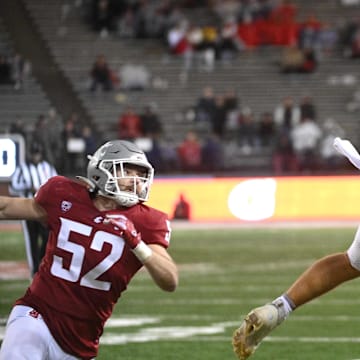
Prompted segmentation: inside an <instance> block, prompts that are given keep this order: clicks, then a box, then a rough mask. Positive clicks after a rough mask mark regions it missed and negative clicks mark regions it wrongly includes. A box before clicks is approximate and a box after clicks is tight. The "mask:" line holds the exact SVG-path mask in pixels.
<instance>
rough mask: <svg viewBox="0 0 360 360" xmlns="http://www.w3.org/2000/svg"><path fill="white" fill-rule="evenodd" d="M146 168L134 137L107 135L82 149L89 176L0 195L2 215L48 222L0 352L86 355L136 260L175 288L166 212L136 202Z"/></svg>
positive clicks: (144, 186)
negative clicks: (86, 151) (31, 192)
mask: <svg viewBox="0 0 360 360" xmlns="http://www.w3.org/2000/svg"><path fill="white" fill-rule="evenodd" d="M153 175H154V169H153V167H152V165H151V164H150V163H149V162H148V160H147V158H146V156H145V154H144V153H143V152H142V151H141V150H140V149H139V148H138V147H137V146H136V145H135V144H133V143H131V142H128V141H121V140H115V141H110V142H107V143H106V144H104V145H102V146H101V147H100V148H99V149H98V150H97V151H96V152H95V154H94V155H93V156H89V163H88V167H87V177H86V178H83V177H78V178H77V180H71V179H68V178H65V177H62V176H55V177H53V178H51V179H50V180H48V181H47V183H45V184H44V185H42V186H41V188H40V189H39V191H38V192H37V193H36V195H35V197H34V198H32V199H29V198H11V197H0V219H29V220H37V221H40V222H42V223H44V224H46V226H47V227H48V228H49V231H50V232H49V239H48V244H47V248H46V253H45V256H44V258H43V260H42V262H41V264H40V267H39V270H38V272H37V273H36V274H35V276H34V278H33V280H32V283H31V284H30V286H29V287H28V289H27V290H26V292H25V294H24V295H23V296H22V297H21V298H20V299H18V300H16V302H15V305H14V307H13V309H12V311H11V313H10V316H9V318H8V322H7V326H6V332H5V337H4V340H3V343H2V346H1V350H0V359H1V360H8V359H29V360H30V359H31V360H34V359H49V360H60V359H69V360H70V359H93V358H95V357H96V355H97V353H98V347H99V338H100V336H101V335H102V333H103V329H104V324H105V322H106V320H107V319H108V318H109V317H110V316H111V313H112V310H113V307H114V305H115V303H116V302H117V300H118V299H119V297H120V296H121V294H122V292H123V291H125V290H126V288H127V285H128V283H129V282H130V280H131V279H132V277H133V276H134V275H135V274H136V273H137V272H138V271H139V270H140V268H142V267H143V266H144V267H145V268H146V269H147V270H148V272H149V273H150V275H151V277H152V279H153V280H154V282H155V283H156V284H157V285H158V286H159V287H160V288H161V289H162V290H164V291H174V290H175V288H176V286H177V283H178V272H177V266H176V264H175V262H174V261H173V259H172V258H171V257H170V255H169V253H168V252H167V248H168V246H169V240H170V232H171V229H170V224H169V221H168V217H167V215H166V214H165V213H163V212H160V211H158V210H156V209H154V208H151V207H148V206H146V205H144V202H146V201H147V199H148V196H149V191H150V188H151V184H152V181H153Z"/></svg>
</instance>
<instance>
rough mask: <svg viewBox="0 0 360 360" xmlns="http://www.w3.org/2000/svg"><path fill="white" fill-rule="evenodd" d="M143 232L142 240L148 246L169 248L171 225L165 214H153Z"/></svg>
mask: <svg viewBox="0 0 360 360" xmlns="http://www.w3.org/2000/svg"><path fill="white" fill-rule="evenodd" d="M139 231H141V235H142V239H143V241H144V242H145V243H147V244H148V245H150V244H156V245H161V246H162V247H164V248H166V249H167V248H168V247H169V245H170V238H171V224H170V221H169V218H168V216H167V215H166V214H165V213H163V212H157V213H155V214H151V216H149V218H148V219H147V221H145V224H144V228H143V229H139Z"/></svg>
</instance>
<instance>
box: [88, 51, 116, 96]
mask: <svg viewBox="0 0 360 360" xmlns="http://www.w3.org/2000/svg"><path fill="white" fill-rule="evenodd" d="M90 76H91V84H90V91H93V92H94V91H96V90H97V89H98V88H99V87H101V88H102V90H104V91H110V90H112V89H113V83H112V79H113V75H112V71H111V70H110V67H109V66H108V63H107V61H106V58H105V55H98V56H97V58H96V60H95V62H94V64H93V66H92V68H91V71H90Z"/></svg>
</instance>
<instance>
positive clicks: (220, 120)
mask: <svg viewBox="0 0 360 360" xmlns="http://www.w3.org/2000/svg"><path fill="white" fill-rule="evenodd" d="M226 115H227V109H226V104H225V98H224V96H223V95H217V96H216V97H215V109H214V114H213V116H212V132H213V133H215V134H216V135H217V136H219V137H220V138H221V139H222V138H223V137H224V133H225V129H226V120H227V116H226Z"/></svg>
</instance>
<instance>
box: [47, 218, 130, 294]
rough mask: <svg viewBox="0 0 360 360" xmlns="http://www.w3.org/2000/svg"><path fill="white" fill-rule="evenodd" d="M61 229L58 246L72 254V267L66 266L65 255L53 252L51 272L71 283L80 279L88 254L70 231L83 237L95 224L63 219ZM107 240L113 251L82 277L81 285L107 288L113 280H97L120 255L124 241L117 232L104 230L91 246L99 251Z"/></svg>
mask: <svg viewBox="0 0 360 360" xmlns="http://www.w3.org/2000/svg"><path fill="white" fill-rule="evenodd" d="M60 220H61V228H60V231H59V235H58V238H57V246H58V248H60V249H63V250H65V251H67V252H69V253H71V254H72V258H71V263H70V266H69V268H68V269H67V268H64V264H63V258H62V257H60V256H57V255H54V260H53V264H52V266H51V274H52V275H54V276H56V277H59V278H61V279H65V280H68V281H71V282H77V281H78V280H79V278H80V274H81V269H82V265H83V262H84V257H85V248H84V247H83V246H82V245H79V244H77V243H74V242H71V240H70V233H71V232H76V233H79V234H81V235H84V236H90V234H91V231H92V229H93V228H92V227H91V226H88V225H85V224H82V223H79V222H76V221H72V220H69V219H64V218H60ZM104 243H108V244H110V245H111V251H110V254H108V255H107V256H106V257H105V258H104V259H103V260H101V261H100V262H99V263H98V264H97V265H96V266H95V267H93V268H92V269H91V270H89V271H88V272H87V273H86V274H84V275H83V276H82V277H81V279H80V285H81V286H86V287H89V288H92V289H98V290H103V291H108V290H109V289H110V287H111V283H110V282H108V281H102V280H97V279H98V278H99V276H101V275H102V274H103V273H105V272H106V271H107V270H109V269H110V268H111V267H112V266H113V265H114V264H115V263H116V262H117V261H118V260H119V259H120V257H121V255H122V253H123V251H124V246H125V242H124V241H123V240H122V239H121V238H120V237H119V236H116V235H113V234H110V233H107V232H105V231H97V232H96V233H95V235H94V238H93V240H92V242H91V244H90V248H91V249H93V250H96V251H99V252H100V251H101V250H102V248H103V245H104Z"/></svg>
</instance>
